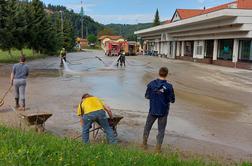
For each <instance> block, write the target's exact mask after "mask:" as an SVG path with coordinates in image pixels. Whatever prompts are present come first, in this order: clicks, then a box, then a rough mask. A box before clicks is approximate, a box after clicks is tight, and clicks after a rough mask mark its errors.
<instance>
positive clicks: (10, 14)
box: [1, 0, 17, 56]
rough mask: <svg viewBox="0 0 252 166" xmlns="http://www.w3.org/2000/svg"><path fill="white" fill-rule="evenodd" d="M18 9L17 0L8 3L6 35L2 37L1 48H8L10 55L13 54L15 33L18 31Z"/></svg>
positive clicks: (4, 32) (4, 31) (4, 30)
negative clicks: (16, 20) (16, 21)
mask: <svg viewBox="0 0 252 166" xmlns="http://www.w3.org/2000/svg"><path fill="white" fill-rule="evenodd" d="M16 10H17V1H16V0H9V1H7V5H6V11H5V12H6V16H7V17H6V18H5V27H4V28H3V34H4V37H3V38H2V37H1V38H2V43H1V48H2V49H3V50H8V51H9V55H10V56H11V48H13V47H14V41H15V36H14V35H15V34H16V33H17V31H16V30H17V29H16V23H15V19H16V16H15V14H16Z"/></svg>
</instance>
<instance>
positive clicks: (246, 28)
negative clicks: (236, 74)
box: [135, 0, 252, 69]
mask: <svg viewBox="0 0 252 166" xmlns="http://www.w3.org/2000/svg"><path fill="white" fill-rule="evenodd" d="M135 34H136V35H138V37H140V38H141V39H142V40H143V41H144V50H145V52H147V53H148V52H153V51H154V52H157V53H158V54H159V55H162V56H165V57H167V58H173V59H182V60H189V61H194V62H202V63H211V64H216V65H224V66H229V67H237V68H246V69H252V0H235V1H233V2H230V3H226V4H222V5H219V6H215V7H212V8H204V9H177V10H176V11H175V12H174V15H173V16H172V18H171V19H170V20H167V21H165V22H164V23H163V24H162V25H159V26H156V27H152V28H148V29H143V30H139V31H136V32H135Z"/></svg>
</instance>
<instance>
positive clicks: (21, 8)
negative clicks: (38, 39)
mask: <svg viewBox="0 0 252 166" xmlns="http://www.w3.org/2000/svg"><path fill="white" fill-rule="evenodd" d="M27 5H28V4H27V2H24V1H22V2H20V1H17V2H16V12H15V17H14V18H13V20H14V24H15V28H16V29H15V32H14V36H15V40H14V41H13V47H14V48H16V49H18V50H20V51H21V54H23V52H22V49H23V48H24V47H26V46H27V43H26V41H27V40H26V37H27V34H28V28H27V25H28V20H27V19H26V18H27V17H26V16H27V15H26V13H25V12H26V10H25V9H26V7H27Z"/></svg>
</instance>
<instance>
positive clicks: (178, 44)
mask: <svg viewBox="0 0 252 166" xmlns="http://www.w3.org/2000/svg"><path fill="white" fill-rule="evenodd" d="M176 56H180V42H179V41H177V51H176Z"/></svg>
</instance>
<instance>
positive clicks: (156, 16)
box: [153, 9, 161, 27]
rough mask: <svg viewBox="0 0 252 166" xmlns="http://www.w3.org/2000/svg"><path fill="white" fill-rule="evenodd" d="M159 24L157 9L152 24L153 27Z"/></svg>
mask: <svg viewBox="0 0 252 166" xmlns="http://www.w3.org/2000/svg"><path fill="white" fill-rule="evenodd" d="M160 24H161V23H160V18H159V11H158V9H157V11H156V14H155V18H154V22H153V26H154V27H155V26H158V25H160Z"/></svg>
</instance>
